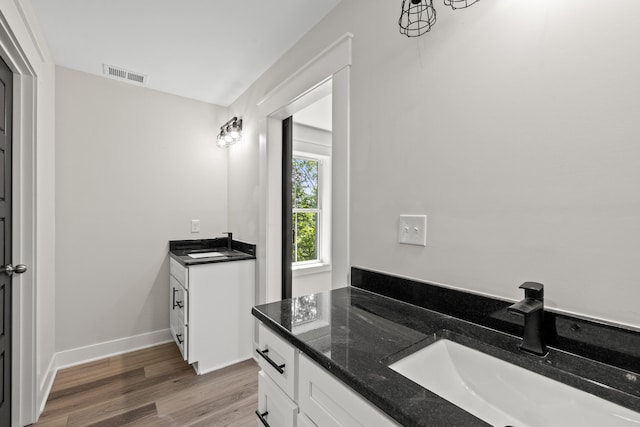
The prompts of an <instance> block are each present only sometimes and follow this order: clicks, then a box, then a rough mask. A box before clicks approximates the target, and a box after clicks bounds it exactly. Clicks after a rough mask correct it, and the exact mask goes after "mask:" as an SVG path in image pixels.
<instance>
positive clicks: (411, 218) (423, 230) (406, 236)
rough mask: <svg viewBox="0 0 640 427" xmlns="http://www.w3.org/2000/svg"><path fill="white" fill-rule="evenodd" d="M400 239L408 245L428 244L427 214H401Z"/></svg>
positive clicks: (399, 224)
mask: <svg viewBox="0 0 640 427" xmlns="http://www.w3.org/2000/svg"><path fill="white" fill-rule="evenodd" d="M398 241H399V242H400V243H403V244H406V245H416V246H427V216H426V215H400V220H399V221H398Z"/></svg>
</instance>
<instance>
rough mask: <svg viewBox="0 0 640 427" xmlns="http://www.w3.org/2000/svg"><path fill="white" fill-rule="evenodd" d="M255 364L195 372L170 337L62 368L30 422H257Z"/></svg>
mask: <svg viewBox="0 0 640 427" xmlns="http://www.w3.org/2000/svg"><path fill="white" fill-rule="evenodd" d="M258 370H259V368H258V365H257V364H256V363H255V361H254V360H247V361H245V362H241V363H238V364H236V365H233V366H230V367H227V368H224V369H220V370H218V371H215V372H212V373H210V374H207V375H200V376H198V375H196V373H195V372H194V371H193V369H192V368H191V366H190V365H188V364H187V362H185V361H183V360H182V357H181V356H180V352H179V351H178V348H177V347H176V345H175V344H174V343H168V344H163V345H160V346H156V347H152V348H148V349H144V350H139V351H136V352H132V353H127V354H124V355H120V356H114V357H110V358H107V359H103V360H98V361H95V362H91V363H87V364H84V365H80V366H75V367H72V368H68V369H65V370H61V371H59V372H58V374H57V375H56V379H55V381H54V383H53V388H52V390H51V394H50V395H49V399H48V400H47V404H46V406H45V408H44V412H43V413H42V416H41V417H40V420H39V421H38V422H37V423H36V424H33V426H35V427H77V426H91V427H116V426H117V427H120V426H142V427H147V426H148V427H176V426H194V427H195V426H199V427H218V426H220V427H222V426H228V427H244V426H256V416H255V413H254V411H255V410H256V408H257V406H258Z"/></svg>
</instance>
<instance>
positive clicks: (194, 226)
mask: <svg viewBox="0 0 640 427" xmlns="http://www.w3.org/2000/svg"><path fill="white" fill-rule="evenodd" d="M191 232H192V233H199V232H200V220H199V219H192V220H191Z"/></svg>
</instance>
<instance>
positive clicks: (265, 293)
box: [257, 33, 353, 303]
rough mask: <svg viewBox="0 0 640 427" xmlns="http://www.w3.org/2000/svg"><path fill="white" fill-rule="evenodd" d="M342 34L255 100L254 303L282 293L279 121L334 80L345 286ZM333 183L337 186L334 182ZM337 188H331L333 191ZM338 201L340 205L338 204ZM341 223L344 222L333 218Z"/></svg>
mask: <svg viewBox="0 0 640 427" xmlns="http://www.w3.org/2000/svg"><path fill="white" fill-rule="evenodd" d="M352 39H353V34H351V33H346V34H344V35H343V36H342V37H340V38H339V39H338V40H336V41H335V42H334V43H332V44H331V45H330V46H329V47H327V48H326V49H324V50H323V51H322V52H320V53H319V54H318V55H317V56H315V57H314V58H313V59H311V60H310V61H309V62H307V63H306V64H305V65H303V66H302V67H301V68H300V69H298V70H297V71H296V72H294V73H293V74H292V75H291V76H289V77H288V78H287V79H285V80H284V81H283V82H281V83H280V84H279V85H277V86H276V87H275V88H274V89H272V90H271V91H270V92H269V93H267V95H266V96H264V97H263V98H262V99H260V100H259V101H258V102H257V107H258V118H259V135H260V136H259V194H260V195H261V196H260V203H259V218H260V224H259V232H258V254H257V258H258V295H257V300H258V303H265V302H271V301H278V300H280V299H281V292H282V285H281V283H282V220H281V218H282V120H284V119H285V118H287V117H289V116H291V115H293V114H294V113H296V112H297V111H299V110H301V109H302V108H304V107H306V106H308V105H310V104H312V103H313V102H315V101H316V100H317V99H315V98H314V96H317V95H316V94H314V93H313V92H314V89H316V88H318V87H320V86H321V85H323V84H324V83H326V82H327V81H328V80H332V95H333V97H332V110H333V111H332V121H333V132H332V137H333V144H332V150H335V151H332V162H333V170H334V171H340V172H339V174H340V179H339V180H337V181H339V182H342V183H343V185H341V186H340V187H339V189H338V190H337V191H334V192H333V194H332V199H334V200H336V201H337V202H336V203H332V212H331V217H332V219H333V220H332V227H333V232H334V235H337V236H339V238H332V243H331V245H332V250H331V253H332V257H331V260H332V261H331V264H332V265H331V271H332V282H333V283H332V286H333V287H339V286H345V285H347V284H348V283H349V265H350V263H349V187H350V185H349V164H350V162H349V152H350V151H349V139H350V128H349V122H350V118H349V114H350V112H349V110H350V71H351V45H352ZM337 181H336V182H337ZM334 188H335V187H334ZM338 201H339V202H338ZM336 219H342V220H336Z"/></svg>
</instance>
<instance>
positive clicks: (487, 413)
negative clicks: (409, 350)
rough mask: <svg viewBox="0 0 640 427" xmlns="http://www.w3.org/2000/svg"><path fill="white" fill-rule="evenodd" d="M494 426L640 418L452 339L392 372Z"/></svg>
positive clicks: (619, 422)
mask: <svg viewBox="0 0 640 427" xmlns="http://www.w3.org/2000/svg"><path fill="white" fill-rule="evenodd" d="M389 367H390V368H391V369H393V370H394V371H396V372H398V373H400V374H401V375H403V376H405V377H407V378H408V379H410V380H411V381H413V382H415V383H417V384H419V385H421V386H422V387H424V388H426V389H428V390H431V391H432V392H434V393H436V394H438V395H439V396H440V397H442V398H444V399H446V400H448V401H450V402H451V403H453V404H455V405H457V406H459V407H461V408H462V409H464V410H465V411H467V412H469V413H471V414H473V415H475V416H476V417H478V418H480V419H482V420H484V421H486V422H488V423H489V424H491V425H494V426H514V427H524V426H531V427H534V426H541V427H549V426H563V427H566V426H581V427H585V426H598V427H600V426H607V427H611V426H636V427H637V426H640V413H638V412H634V411H632V410H630V409H627V408H624V407H622V406H619V405H616V404H614V403H611V402H609V401H607V400H603V399H600V398H598V397H596V396H594V395H591V394H589V393H586V392H583V391H580V390H578V389H576V388H573V387H570V386H568V385H565V384H563V383H560V382H558V381H554V380H552V379H550V378H547V377H545V376H542V375H539V374H536V373H534V372H532V371H529V370H527V369H524V368H521V367H519V366H516V365H513V364H511V363H508V362H505V361H502V360H500V359H498V358H495V357H493V356H490V355H487V354H485V353H482V352H480V351H477V350H474V349H471V348H469V347H465V346H463V345H460V344H458V343H455V342H453V341H450V340H447V339H440V340H438V341H436V342H435V343H433V344H431V345H429V346H427V347H425V348H423V349H422V350H419V351H417V352H415V353H413V354H411V355H409V356H407V357H405V358H404V359H401V360H399V361H397V362H395V363H393V364H392V365H390V366H389Z"/></svg>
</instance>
